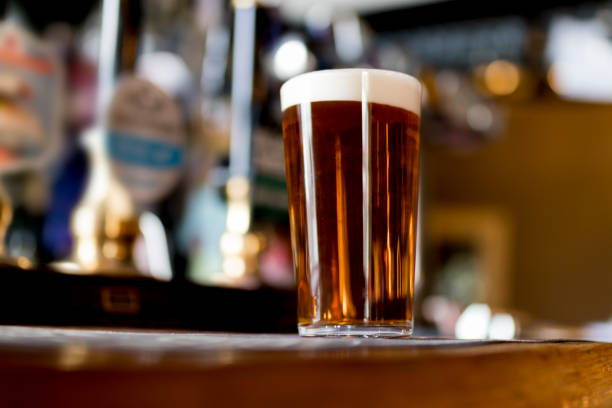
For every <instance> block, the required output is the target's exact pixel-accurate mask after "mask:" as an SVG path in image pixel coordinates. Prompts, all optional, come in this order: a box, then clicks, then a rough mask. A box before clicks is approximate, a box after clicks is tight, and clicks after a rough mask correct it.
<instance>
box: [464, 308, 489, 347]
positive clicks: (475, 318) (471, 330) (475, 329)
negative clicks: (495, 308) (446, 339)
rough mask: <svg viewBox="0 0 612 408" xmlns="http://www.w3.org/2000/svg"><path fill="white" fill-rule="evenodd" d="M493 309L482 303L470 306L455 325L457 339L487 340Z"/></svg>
mask: <svg viewBox="0 0 612 408" xmlns="http://www.w3.org/2000/svg"><path fill="white" fill-rule="evenodd" d="M490 319H491V308H489V306H487V305H485V304H482V303H472V304H471V305H469V306H468V307H467V308H466V309H465V310H464V311H463V313H461V316H459V319H458V320H457V324H456V325H455V337H457V338H458V339H486V338H487V336H488V335H489V320H490Z"/></svg>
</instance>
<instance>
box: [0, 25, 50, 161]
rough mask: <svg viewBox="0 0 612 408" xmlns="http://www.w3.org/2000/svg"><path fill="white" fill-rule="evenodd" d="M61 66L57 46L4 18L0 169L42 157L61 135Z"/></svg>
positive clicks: (1, 31) (0, 43) (0, 34)
mask: <svg viewBox="0 0 612 408" xmlns="http://www.w3.org/2000/svg"><path fill="white" fill-rule="evenodd" d="M61 79H62V75H61V69H60V65H59V64H58V62H57V60H56V58H55V55H54V54H53V52H52V51H51V50H50V49H48V48H47V47H46V46H45V44H44V43H42V42H40V41H39V40H38V39H36V38H35V37H34V36H33V35H31V34H30V33H28V32H26V31H25V30H24V29H22V28H21V27H19V26H17V25H16V24H14V23H11V22H5V23H1V24H0V172H8V171H16V170H22V169H25V168H30V167H33V166H36V165H39V164H41V163H43V162H44V161H45V160H46V159H48V158H49V157H50V156H51V155H52V154H53V152H54V151H55V150H56V149H57V147H58V146H57V145H58V143H59V140H60V114H61V98H62V95H61V84H62V82H61Z"/></svg>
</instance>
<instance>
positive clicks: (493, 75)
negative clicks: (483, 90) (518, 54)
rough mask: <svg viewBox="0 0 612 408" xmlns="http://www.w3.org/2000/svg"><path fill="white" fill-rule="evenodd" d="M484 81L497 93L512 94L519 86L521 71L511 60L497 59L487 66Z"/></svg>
mask: <svg viewBox="0 0 612 408" xmlns="http://www.w3.org/2000/svg"><path fill="white" fill-rule="evenodd" d="M484 81H485V85H486V87H487V89H488V90H489V91H490V92H491V93H493V94H495V95H510V94H511V93H513V92H514V91H516V89H517V88H518V85H519V82H520V72H519V69H518V67H517V66H516V65H515V64H513V63H512V62H509V61H504V60H496V61H493V62H491V63H490V64H489V65H487V67H486V68H485V72H484Z"/></svg>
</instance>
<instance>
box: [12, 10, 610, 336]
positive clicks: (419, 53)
mask: <svg viewBox="0 0 612 408" xmlns="http://www.w3.org/2000/svg"><path fill="white" fill-rule="evenodd" d="M479 3H480V2H466V1H419V0H379V1H367V0H326V1H324V0H286V1H281V0H265V1H264V0H261V1H258V2H254V1H251V0H236V1H234V2H227V1H222V0H149V1H144V0H103V1H83V0H81V1H69V0H58V1H54V2H45V3H40V2H37V1H33V0H20V1H5V2H1V3H0V4H1V6H0V13H1V14H2V16H3V20H2V24H1V25H0V180H1V182H0V186H1V190H0V201H1V203H2V205H1V206H0V234H2V235H1V237H2V239H3V246H2V263H3V264H4V267H3V269H4V270H5V271H4V272H3V274H2V276H3V279H4V280H5V281H4V282H3V283H2V284H0V292H2V295H1V296H0V299H1V300H0V323H3V324H15V323H19V324H26V323H27V324H49V325H53V324H63V325H80V326H83V325H85V326H87V325H89V326H100V325H120V326H121V325H125V326H136V327H166V328H174V329H180V328H186V329H188V328H189V329H193V328H196V329H207V330H236V331H288V332H292V331H295V294H294V291H293V287H294V280H293V269H292V263H291V262H292V261H291V248H290V240H289V224H288V213H287V198H286V187H285V178H284V162H283V147H282V137H281V127H280V120H281V112H280V104H279V88H280V85H281V84H282V83H283V81H285V80H286V79H288V78H290V77H292V76H294V75H297V74H300V73H302V72H306V71H310V70H315V69H327V68H339V67H373V68H383V69H391V70H396V71H401V72H406V73H409V74H411V75H414V76H416V77H418V78H419V79H420V80H421V81H422V82H423V84H424V85H425V93H424V101H423V102H424V108H423V114H422V115H423V117H422V144H421V146H422V155H421V175H422V179H421V192H422V195H421V204H420V205H421V209H420V233H419V234H420V238H419V245H418V246H419V259H418V260H417V263H418V266H417V294H416V296H417V298H416V308H417V309H416V316H417V318H416V323H417V334H423V335H432V334H433V335H443V336H454V335H456V336H458V337H464V338H487V337H490V338H513V337H573V338H593V339H595V338H596V339H607V340H612V321H610V320H609V319H610V318H611V317H612V297H611V296H610V294H611V293H612V276H611V272H610V270H611V269H612V133H611V131H612V104H611V103H612V40H611V38H612V2H607V1H594V2H578V1H555V2H552V1H539V2H531V3H528V4H525V5H522V4H520V3H519V2H503V4H495V3H492V2H486V3H485V2H483V4H479Z"/></svg>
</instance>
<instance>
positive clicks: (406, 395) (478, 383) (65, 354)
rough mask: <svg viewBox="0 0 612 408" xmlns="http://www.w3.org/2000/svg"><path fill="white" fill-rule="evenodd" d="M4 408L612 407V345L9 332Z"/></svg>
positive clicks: (3, 344)
mask: <svg viewBox="0 0 612 408" xmlns="http://www.w3.org/2000/svg"><path fill="white" fill-rule="evenodd" d="M0 401H2V406H7V407H13V406H15V407H17V406H19V407H21V406H62V407H77V406H78V407H96V406H104V407H109V406H172V407H208V406H210V407H224V406H244V407H246V406H248V407H259V406H262V407H263V406H291V407H295V406H298V407H302V406H303V407H307V406H317V407H327V406H329V407H331V406H334V407H340V406H381V407H383V406H400V405H401V406H427V407H438V406H439V407H446V406H449V407H480V406H482V407H491V406H492V407H517V406H534V407H598V406H601V407H610V406H612V344H605V343H590V342H552V341H551V342H466V341H453V340H434V339H398V340H386V339H323V338H312V339H303V338H302V339H301V338H299V337H297V336H293V335H237V334H212V333H170V332H163V333H162V332H145V331H109V330H66V329H64V330H62V329H49V328H26V327H6V326H5V327H0Z"/></svg>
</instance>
